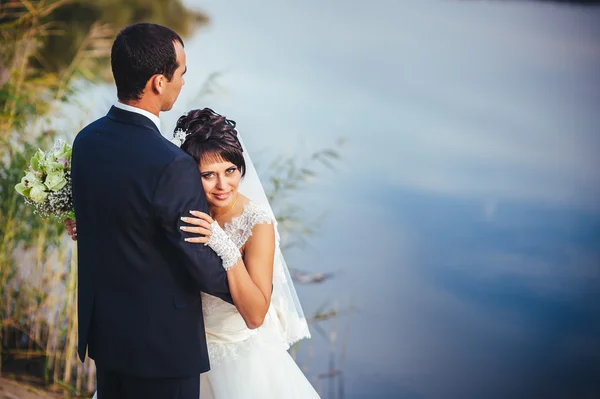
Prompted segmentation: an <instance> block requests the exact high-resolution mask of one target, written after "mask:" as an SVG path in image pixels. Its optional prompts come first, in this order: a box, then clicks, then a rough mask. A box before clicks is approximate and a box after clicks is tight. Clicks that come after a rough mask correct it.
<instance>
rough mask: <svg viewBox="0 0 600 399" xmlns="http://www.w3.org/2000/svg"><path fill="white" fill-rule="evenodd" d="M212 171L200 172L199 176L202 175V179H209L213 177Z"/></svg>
mask: <svg viewBox="0 0 600 399" xmlns="http://www.w3.org/2000/svg"><path fill="white" fill-rule="evenodd" d="M214 175H215V174H214V173H213V172H208V173H202V174H201V175H200V176H202V178H203V179H210V178H212V177H214Z"/></svg>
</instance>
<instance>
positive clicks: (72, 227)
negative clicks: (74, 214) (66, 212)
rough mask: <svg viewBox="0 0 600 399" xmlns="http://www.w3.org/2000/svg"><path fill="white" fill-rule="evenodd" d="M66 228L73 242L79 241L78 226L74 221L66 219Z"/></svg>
mask: <svg viewBox="0 0 600 399" xmlns="http://www.w3.org/2000/svg"><path fill="white" fill-rule="evenodd" d="M65 228H66V229H67V233H68V234H69V236H71V239H72V240H73V241H77V225H76V224H75V221H74V220H71V219H66V220H65Z"/></svg>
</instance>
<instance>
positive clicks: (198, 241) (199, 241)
mask: <svg viewBox="0 0 600 399" xmlns="http://www.w3.org/2000/svg"><path fill="white" fill-rule="evenodd" d="M185 241H187V242H191V243H196V244H206V243H207V242H208V237H190V238H186V239H185Z"/></svg>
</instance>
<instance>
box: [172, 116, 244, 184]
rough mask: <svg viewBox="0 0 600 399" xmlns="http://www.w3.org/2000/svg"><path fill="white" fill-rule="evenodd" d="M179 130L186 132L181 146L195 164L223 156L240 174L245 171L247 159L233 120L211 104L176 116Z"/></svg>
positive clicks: (177, 129) (176, 129)
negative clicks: (211, 107)
mask: <svg viewBox="0 0 600 399" xmlns="http://www.w3.org/2000/svg"><path fill="white" fill-rule="evenodd" d="M180 130H183V131H185V132H186V137H185V141H184V142H183V144H182V145H181V149H182V150H183V151H185V152H187V153H188V154H190V155H191V156H192V157H193V158H194V159H195V160H196V162H197V163H198V164H200V161H201V160H204V161H209V162H210V161H215V160H220V159H222V160H225V161H228V162H231V163H232V164H234V165H235V166H237V168H238V169H239V170H240V173H241V174H242V177H243V176H244V175H245V174H246V162H245V161H244V154H243V150H242V145H241V144H240V141H239V140H238V138H237V130H235V122H234V121H232V120H229V119H227V118H225V117H224V116H223V115H219V114H217V113H216V112H215V111H213V110H212V109H210V108H204V109H194V110H191V111H190V112H188V113H187V114H186V115H183V116H182V117H180V118H179V120H178V121H177V126H175V132H177V131H180Z"/></svg>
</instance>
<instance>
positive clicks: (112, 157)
mask: <svg viewBox="0 0 600 399" xmlns="http://www.w3.org/2000/svg"><path fill="white" fill-rule="evenodd" d="M72 178H73V199H74V202H75V216H76V220H77V237H78V239H77V243H78V273H79V275H78V279H79V280H78V281H79V290H78V316H79V356H80V358H81V359H82V360H83V359H84V358H85V353H86V349H87V351H88V354H89V356H90V357H91V358H93V359H94V360H95V361H96V363H97V364H99V365H101V366H102V367H105V368H108V369H112V370H115V371H118V372H122V373H125V374H129V375H134V376H140V377H146V378H170V377H191V376H197V375H198V374H199V373H201V372H204V371H207V370H208V369H209V363H208V354H207V348H206V338H205V333H204V323H203V318H202V304H201V300H200V291H202V292H206V293H209V294H212V295H215V296H218V297H220V298H222V299H224V300H226V301H228V302H230V303H231V302H232V299H231V296H230V294H229V286H228V284H227V276H226V272H225V270H224V269H223V267H222V264H221V259H220V258H219V257H218V256H217V255H216V254H215V253H214V252H213V251H212V250H211V249H210V248H208V247H206V246H204V245H202V244H192V243H187V242H185V241H184V238H185V234H184V233H183V232H182V231H181V230H180V226H181V225H182V222H181V221H180V217H181V216H185V215H189V211H190V210H199V211H203V212H208V206H207V202H206V198H205V195H204V191H203V189H202V183H201V180H200V172H199V170H198V166H197V165H196V163H195V161H194V160H193V159H192V157H190V156H189V155H188V154H186V153H185V152H183V151H182V150H181V149H180V148H178V147H177V146H175V145H173V144H172V143H171V142H170V141H169V140H167V139H165V138H164V137H162V136H161V134H160V133H159V131H158V129H157V128H156V126H155V125H154V123H153V122H152V121H151V120H150V119H148V118H147V117H145V116H143V115H140V114H137V113H133V112H128V111H124V110H122V109H119V108H116V107H112V108H111V109H110V111H109V113H108V115H106V116H105V117H103V118H100V119H99V120H97V121H95V122H93V123H91V124H90V125H88V126H86V127H85V128H84V129H83V130H82V131H81V132H80V133H79V134H78V135H77V137H76V138H75V141H74V144H73V160H72Z"/></svg>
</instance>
